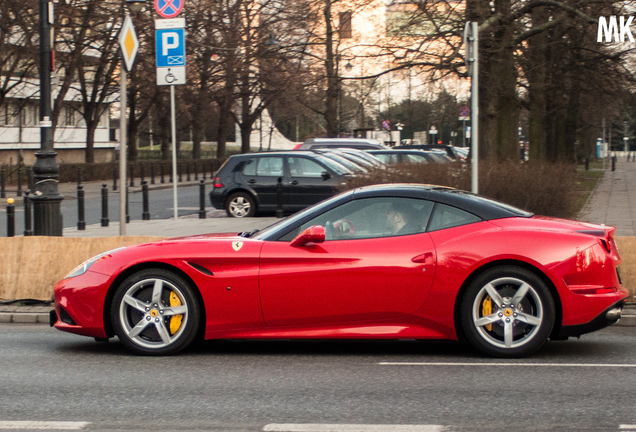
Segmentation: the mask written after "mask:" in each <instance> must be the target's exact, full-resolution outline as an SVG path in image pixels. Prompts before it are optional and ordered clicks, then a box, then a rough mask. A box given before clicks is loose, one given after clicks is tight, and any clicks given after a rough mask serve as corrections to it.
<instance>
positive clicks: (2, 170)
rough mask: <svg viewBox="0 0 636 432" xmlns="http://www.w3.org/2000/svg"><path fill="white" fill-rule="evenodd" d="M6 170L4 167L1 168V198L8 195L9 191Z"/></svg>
mask: <svg viewBox="0 0 636 432" xmlns="http://www.w3.org/2000/svg"><path fill="white" fill-rule="evenodd" d="M5 175H6V171H5V169H4V168H2V169H1V170H0V198H6V197H7V191H6V189H5V186H6V179H5Z"/></svg>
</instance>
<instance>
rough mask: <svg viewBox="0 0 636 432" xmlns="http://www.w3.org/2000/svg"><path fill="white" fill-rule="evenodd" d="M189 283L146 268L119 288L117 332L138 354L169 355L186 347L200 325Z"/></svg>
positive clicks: (115, 303)
mask: <svg viewBox="0 0 636 432" xmlns="http://www.w3.org/2000/svg"><path fill="white" fill-rule="evenodd" d="M199 316H200V314H199V309H198V304H197V300H196V297H195V296H194V294H193V292H192V289H191V288H190V286H189V284H188V283H187V282H186V281H184V280H183V279H182V278H181V277H179V276H178V275H176V274H173V273H171V272H168V271H165V270H161V269H151V270H143V271H141V272H139V273H136V274H134V275H132V276H130V277H128V278H127V279H126V280H125V281H124V283H122V285H121V286H120V287H119V288H118V289H117V291H116V293H115V297H114V299H113V303H112V308H111V319H112V322H113V327H114V330H115V334H117V337H118V338H119V339H120V340H121V342H122V343H123V344H124V345H126V347H127V348H129V349H131V350H132V351H134V352H136V353H138V354H146V355H168V354H174V353H176V352H178V351H181V350H182V349H184V348H186V347H187V346H188V345H189V344H190V343H191V342H192V340H193V339H194V337H195V335H196V333H197V329H198V326H199Z"/></svg>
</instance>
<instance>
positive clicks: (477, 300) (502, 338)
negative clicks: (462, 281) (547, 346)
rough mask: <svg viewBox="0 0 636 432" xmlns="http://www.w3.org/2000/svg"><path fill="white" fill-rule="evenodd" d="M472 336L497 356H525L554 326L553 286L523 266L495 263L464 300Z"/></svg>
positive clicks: (463, 318)
mask: <svg viewBox="0 0 636 432" xmlns="http://www.w3.org/2000/svg"><path fill="white" fill-rule="evenodd" d="M460 313H461V323H462V328H463V330H464V332H465V334H466V337H467V338H468V340H469V341H470V342H471V343H472V344H473V346H475V348H477V349H479V350H480V351H482V352H483V353H485V354H488V355H490V356H493V357H521V356H525V355H529V354H531V353H533V352H534V351H536V350H537V349H539V348H540V347H541V346H542V345H543V344H544V343H545V342H546V340H547V339H548V337H549V335H550V332H551V331H552V327H553V326H554V319H555V318H554V317H555V306H554V300H553V299H552V295H551V294H550V290H549V289H548V287H547V286H546V284H545V283H544V282H543V280H541V278H539V277H538V276H537V275H536V274H534V273H532V272H531V271H528V270H526V269H523V268H520V267H513V266H505V267H504V266H502V267H495V268H492V269H490V270H487V271H485V272H484V273H482V274H481V275H479V276H478V277H477V278H476V279H475V280H474V281H473V282H472V283H471V284H470V286H469V287H468V289H467V290H466V293H465V295H464V297H463V299H462V304H461V311H460Z"/></svg>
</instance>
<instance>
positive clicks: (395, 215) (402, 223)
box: [386, 201, 422, 235]
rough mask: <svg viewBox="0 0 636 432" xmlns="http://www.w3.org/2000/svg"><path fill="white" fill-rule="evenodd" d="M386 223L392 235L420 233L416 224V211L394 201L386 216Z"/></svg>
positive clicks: (407, 205)
mask: <svg viewBox="0 0 636 432" xmlns="http://www.w3.org/2000/svg"><path fill="white" fill-rule="evenodd" d="M386 223H387V225H388V227H389V230H390V231H391V234H392V235H404V234H413V233H416V232H421V231H422V227H421V226H419V225H418V223H417V211H416V210H415V208H413V206H411V205H410V204H408V203H405V202H402V201H394V202H393V203H392V204H391V207H390V208H389V211H388V212H387V214H386Z"/></svg>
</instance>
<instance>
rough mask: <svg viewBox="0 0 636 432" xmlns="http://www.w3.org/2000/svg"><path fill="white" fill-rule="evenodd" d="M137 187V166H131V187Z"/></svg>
mask: <svg viewBox="0 0 636 432" xmlns="http://www.w3.org/2000/svg"><path fill="white" fill-rule="evenodd" d="M134 186H135V166H134V165H132V164H131V165H130V187H134Z"/></svg>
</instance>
